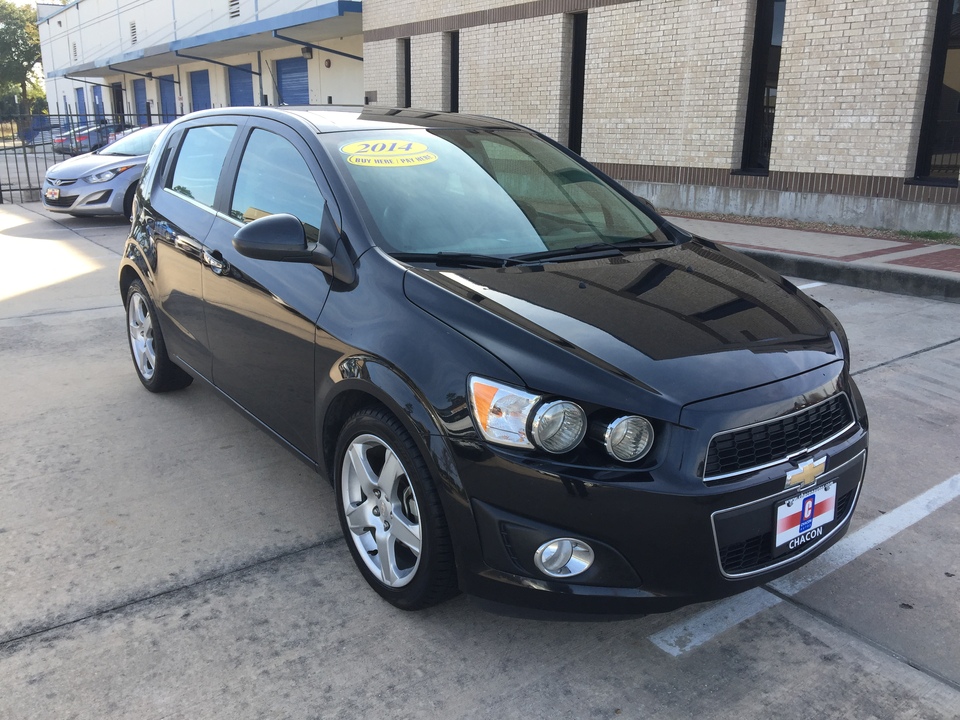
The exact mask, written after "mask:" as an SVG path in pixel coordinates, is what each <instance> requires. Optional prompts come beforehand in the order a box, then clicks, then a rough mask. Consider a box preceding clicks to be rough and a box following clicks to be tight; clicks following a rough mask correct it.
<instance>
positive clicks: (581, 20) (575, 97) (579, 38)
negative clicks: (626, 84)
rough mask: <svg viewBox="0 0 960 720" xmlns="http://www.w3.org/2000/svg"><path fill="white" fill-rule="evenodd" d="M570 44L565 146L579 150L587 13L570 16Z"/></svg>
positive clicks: (574, 150) (581, 126)
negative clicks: (567, 121) (568, 114)
mask: <svg viewBox="0 0 960 720" xmlns="http://www.w3.org/2000/svg"><path fill="white" fill-rule="evenodd" d="M571 20H572V22H573V29H572V33H571V44H570V132H569V137H568V139H567V147H568V148H570V149H571V150H572V151H573V152H575V153H579V152H580V145H581V141H582V139H583V90H584V81H585V77H586V70H587V14H586V13H578V14H576V15H572V16H571Z"/></svg>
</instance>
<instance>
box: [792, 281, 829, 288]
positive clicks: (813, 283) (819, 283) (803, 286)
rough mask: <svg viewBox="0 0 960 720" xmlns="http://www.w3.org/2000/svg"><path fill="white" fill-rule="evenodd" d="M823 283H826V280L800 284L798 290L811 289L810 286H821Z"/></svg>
mask: <svg viewBox="0 0 960 720" xmlns="http://www.w3.org/2000/svg"><path fill="white" fill-rule="evenodd" d="M821 285H826V283H824V282H809V283H807V284H806V285H798V286H797V290H809V289H810V288H815V287H820V286H821Z"/></svg>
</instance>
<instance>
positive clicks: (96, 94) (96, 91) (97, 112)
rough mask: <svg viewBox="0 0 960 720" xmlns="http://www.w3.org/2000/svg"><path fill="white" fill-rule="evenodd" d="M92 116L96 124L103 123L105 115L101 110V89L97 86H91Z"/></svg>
mask: <svg viewBox="0 0 960 720" xmlns="http://www.w3.org/2000/svg"><path fill="white" fill-rule="evenodd" d="M93 114H94V116H95V117H96V118H97V122H98V123H99V122H103V120H104V118H105V117H106V115H107V113H106V112H105V111H104V109H103V88H102V87H100V86H99V85H94V86H93Z"/></svg>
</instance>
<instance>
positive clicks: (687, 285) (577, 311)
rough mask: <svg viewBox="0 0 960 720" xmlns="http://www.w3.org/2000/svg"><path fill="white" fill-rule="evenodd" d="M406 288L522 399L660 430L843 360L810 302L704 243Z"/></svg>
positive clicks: (440, 273)
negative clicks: (710, 405)
mask: <svg viewBox="0 0 960 720" xmlns="http://www.w3.org/2000/svg"><path fill="white" fill-rule="evenodd" d="M404 288H405V292H406V295H407V297H408V298H409V299H410V300H411V301H412V302H413V303H414V304H415V305H417V306H418V307H420V308H421V309H423V310H425V311H426V312H428V313H430V314H432V315H434V316H435V317H437V318H439V319H440V320H442V321H443V322H445V323H447V324H448V325H450V326H451V327H453V328H455V329H457V330H458V331H460V332H462V333H463V334H465V335H466V336H468V337H470V338H471V339H473V340H474V341H475V342H477V343H478V344H480V345H481V346H483V347H484V348H486V349H487V350H489V351H490V352H492V353H494V354H495V355H497V356H498V357H499V358H500V359H501V360H502V361H503V362H505V363H506V364H507V365H509V366H510V367H511V369H512V370H513V371H514V372H515V373H516V374H517V375H519V376H520V377H521V378H523V380H524V382H525V383H526V384H527V385H528V386H529V387H531V388H534V389H536V390H539V391H542V392H547V393H556V394H565V395H569V396H572V397H574V398H583V399H585V400H588V401H590V402H597V403H602V404H605V405H607V406H610V407H614V408H619V409H622V410H626V411H635V412H646V413H648V414H654V415H656V416H658V417H661V418H663V419H671V418H672V419H676V418H677V417H679V409H680V408H681V407H682V406H683V405H685V404H687V403H690V402H694V401H699V400H704V399H707V398H711V397H716V396H719V395H725V394H728V393H732V392H737V391H740V390H745V389H748V388H753V387H757V386H760V385H764V384H768V383H772V382H775V381H777V380H781V379H783V378H787V377H791V376H793V375H797V374H800V373H803V372H806V371H809V370H813V369H815V368H818V367H821V366H823V365H826V364H828V363H831V362H834V361H836V360H837V359H838V358H839V357H842V353H843V351H842V349H841V344H840V341H839V337H838V336H837V334H836V332H831V330H832V328H831V325H830V321H829V320H828V319H827V318H826V317H825V316H824V315H823V313H822V312H821V311H820V310H819V309H818V307H817V305H816V304H815V303H814V302H813V301H812V300H810V299H809V298H807V297H806V296H805V295H803V294H802V293H800V292H799V291H798V290H797V289H796V288H795V287H794V286H793V285H791V284H790V283H788V282H786V281H784V280H783V279H782V278H780V277H779V276H777V275H776V274H775V273H773V272H772V271H770V270H767V269H766V268H764V267H763V266H762V265H760V264H759V263H756V262H754V261H752V260H750V259H748V258H746V257H744V256H742V255H740V254H738V253H736V252H734V251H732V250H729V249H727V248H723V247H720V246H717V245H715V244H714V243H711V242H708V241H704V240H700V239H696V240H693V241H689V242H685V243H682V244H680V245H676V246H671V247H668V248H659V249H651V250H645V251H640V252H634V253H629V254H627V255H625V256H623V257H612V258H602V259H592V260H584V261H573V262H562V263H549V264H543V265H530V266H517V267H508V268H503V269H461V268H455V269H443V268H438V269H435V270H434V269H422V268H411V270H410V271H409V272H408V273H407V274H406V277H405V282H404Z"/></svg>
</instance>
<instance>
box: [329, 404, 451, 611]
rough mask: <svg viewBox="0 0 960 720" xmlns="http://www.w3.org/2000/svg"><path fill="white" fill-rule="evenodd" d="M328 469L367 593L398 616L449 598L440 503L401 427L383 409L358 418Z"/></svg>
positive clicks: (352, 420) (448, 553)
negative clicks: (374, 594) (399, 611)
mask: <svg viewBox="0 0 960 720" xmlns="http://www.w3.org/2000/svg"><path fill="white" fill-rule="evenodd" d="M335 463H336V464H335V466H334V491H335V497H336V499H337V515H338V516H339V518H340V527H341V529H342V530H343V536H344V538H345V539H346V541H347V546H348V547H349V548H350V553H351V554H352V555H353V559H354V561H355V562H356V564H357V567H358V568H359V569H360V573H361V574H362V575H363V577H364V579H365V580H366V581H367V582H368V583H369V584H370V586H371V587H372V588H373V589H374V590H376V591H377V593H379V594H380V596H381V597H383V598H384V599H386V600H387V601H388V602H389V603H391V604H392V605H394V606H396V607H398V608H400V609H402V610H420V609H423V608H426V607H430V606H431V605H436V604H437V603H440V602H443V601H444V600H447V599H449V598H450V597H453V596H454V595H456V594H457V574H456V565H455V563H454V557H453V547H452V545H451V542H450V532H449V530H448V528H447V522H446V519H445V518H444V515H443V508H442V507H441V504H440V497H439V495H438V493H437V490H436V487H435V486H434V483H433V480H432V478H431V476H430V471H429V469H428V468H427V465H426V462H424V459H423V456H422V455H421V454H420V451H419V450H418V449H417V445H416V443H415V442H414V441H413V438H411V437H410V434H409V433H408V432H407V431H406V430H405V429H404V427H403V425H401V424H400V422H399V421H398V420H397V419H396V418H395V417H394V416H393V415H391V414H390V413H388V412H387V411H386V410H383V409H379V408H368V409H365V410H361V411H359V412H357V413H356V414H355V415H353V416H352V417H351V418H350V419H349V420H347V422H346V423H345V424H344V426H343V430H342V431H341V432H340V437H339V440H338V442H337V451H336V455H335Z"/></svg>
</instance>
